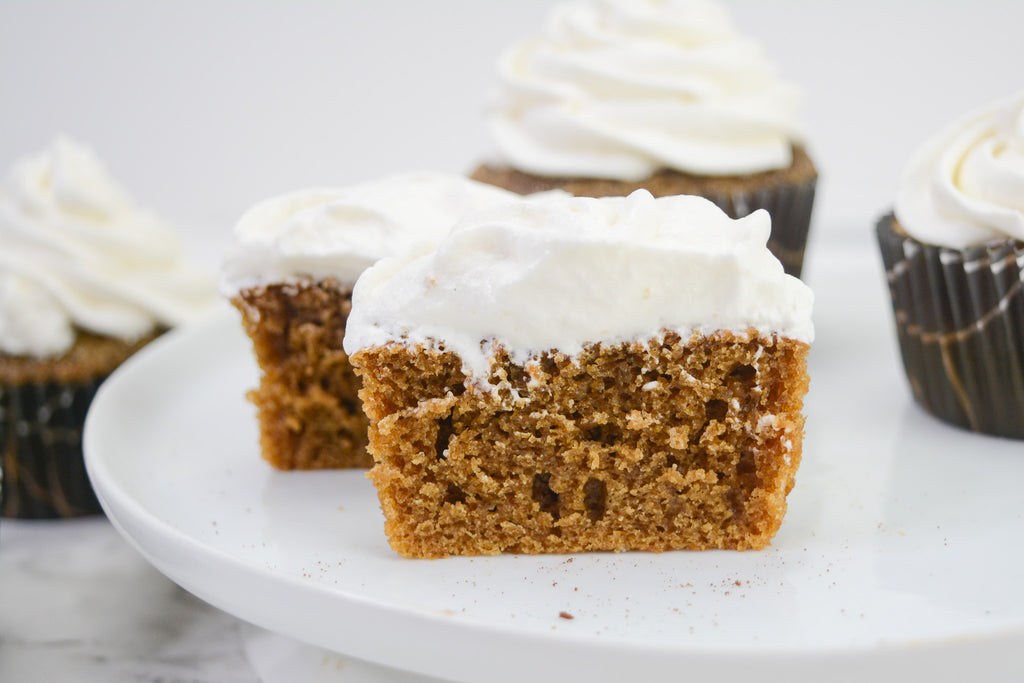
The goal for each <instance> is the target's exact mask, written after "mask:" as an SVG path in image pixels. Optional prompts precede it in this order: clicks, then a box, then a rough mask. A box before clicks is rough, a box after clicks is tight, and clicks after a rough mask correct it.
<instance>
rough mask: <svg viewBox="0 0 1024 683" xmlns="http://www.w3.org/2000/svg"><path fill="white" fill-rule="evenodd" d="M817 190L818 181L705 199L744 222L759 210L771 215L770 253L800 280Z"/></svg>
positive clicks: (812, 180) (710, 195)
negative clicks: (748, 216)
mask: <svg viewBox="0 0 1024 683" xmlns="http://www.w3.org/2000/svg"><path fill="white" fill-rule="evenodd" d="M816 186H817V179H816V178H812V179H810V180H808V181H807V182H804V183H801V184H795V183H794V184H787V185H776V186H773V187H764V188H759V189H755V190H750V191H735V192H730V193H721V194H716V193H705V195H704V196H705V197H707V198H708V199H710V200H711V201H713V202H714V203H715V204H717V205H718V207H719V208H720V209H722V210H723V211H725V212H726V213H727V214H729V215H730V216H732V217H733V218H742V217H743V216H746V215H748V214H751V213H753V212H754V211H756V210H758V209H765V210H766V211H768V213H769V214H770V215H771V217H772V233H771V236H770V237H769V238H768V249H769V250H771V252H772V253H773V254H775V257H776V258H777V259H779V260H780V261H782V266H783V268H785V270H786V272H787V273H789V274H790V275H795V276H796V277H800V273H801V272H802V270H803V265H804V251H805V249H806V247H807V234H808V232H809V230H810V227H811V211H812V209H813V208H814V191H815V188H816Z"/></svg>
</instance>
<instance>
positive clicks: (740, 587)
mask: <svg viewBox="0 0 1024 683" xmlns="http://www.w3.org/2000/svg"><path fill="white" fill-rule="evenodd" d="M839 254H840V252H836V253H835V254H834V255H832V256H830V257H828V256H826V255H823V254H822V255H817V261H816V262H814V263H813V265H814V266H816V267H814V268H812V271H811V272H810V273H809V278H810V281H811V282H812V284H814V285H816V292H817V305H816V311H817V312H816V323H817V330H818V339H817V341H816V343H815V345H814V348H813V351H812V357H811V373H812V388H811V392H810V394H809V396H808V398H807V415H808V421H807V437H806V441H805V445H804V462H803V465H802V467H801V469H800V472H799V474H798V480H797V486H796V488H795V489H794V491H793V493H792V494H791V496H790V499H789V515H788V517H787V519H786V521H785V523H784V524H783V527H782V529H781V531H780V532H779V534H778V536H777V537H776V539H775V541H774V543H773V545H772V546H771V548H769V549H767V550H765V551H761V552H746V553H736V552H676V553H665V554H660V555H656V554H639V553H624V554H617V555H616V554H581V555H575V556H546V557H545V556H542V557H529V556H503V557H494V558H452V559H447V560H437V561H416V560H404V559H401V558H399V557H398V556H397V555H395V554H394V553H393V552H392V551H391V550H390V549H389V548H388V545H387V542H386V540H385V538H384V535H383V531H382V525H383V518H382V516H381V513H380V511H379V508H378V505H377V500H376V496H375V493H374V490H373V489H372V487H371V485H370V483H369V482H368V481H367V480H366V479H365V478H364V476H363V473H362V472H358V471H348V472H340V471H336V472H316V473H310V472H293V473H281V472H275V471H272V470H271V469H270V468H269V467H268V466H267V465H266V464H265V463H264V462H263V461H262V460H261V459H260V456H259V451H258V447H257V435H256V427H255V424H254V415H253V409H252V407H251V406H250V405H249V404H248V403H247V402H246V401H245V399H244V397H243V396H244V393H245V391H246V390H247V389H248V388H249V387H251V386H253V384H254V383H255V379H256V372H255V369H254V366H253V362H252V360H251V358H250V356H251V354H250V347H249V344H248V342H247V340H246V339H245V338H244V337H243V335H242V333H241V331H240V328H239V324H238V322H237V320H236V319H235V317H234V315H233V314H231V313H224V314H223V315H220V316H218V317H216V318H215V319H213V320H211V321H210V322H209V323H207V324H205V325H203V326H199V327H195V328H192V329H188V330H183V331H180V332H178V333H174V334H171V335H167V336H166V337H165V338H164V339H162V340H160V341H158V342H156V343H154V344H152V345H151V346H150V347H149V348H147V349H146V350H145V351H144V352H142V353H140V354H138V355H137V356H136V357H135V358H133V359H132V360H131V361H130V362H128V363H126V364H125V365H124V366H123V367H122V368H121V369H120V370H119V371H118V372H117V373H116V375H115V376H114V377H113V378H111V379H110V380H109V381H108V382H107V383H106V384H105V385H104V386H103V388H102V390H101V391H100V394H99V396H98V397H97V399H96V401H95V403H94V406H93V409H92V411H91V413H90V415H89V420H88V424H87V429H86V435H85V447H86V456H87V463H88V467H89V472H90V475H91V477H92V480H93V483H94V485H95V487H96V490H97V492H98V494H99V497H100V500H101V501H102V502H103V505H104V507H105V509H106V511H107V514H108V516H109V517H110V519H111V520H112V521H113V522H114V524H115V525H116V526H117V527H118V528H119V529H120V530H121V532H122V533H123V534H124V535H125V536H126V537H127V538H128V539H129V540H130V541H132V542H133V543H134V544H135V545H136V546H137V547H138V548H139V550H140V551H141V552H142V553H143V554H144V555H145V556H146V557H147V558H149V560H150V561H151V562H152V563H153V564H154V565H156V567H158V568H159V569H160V570H161V571H163V572H164V573H166V574H167V575H168V576H169V577H170V578H172V579H173V580H174V581H176V582H178V583H179V584H181V585H182V586H184V587H185V588H186V589H188V590H189V591H191V592H192V593H194V594H196V595H197V596H199V597H200V598H202V599H204V600H206V601H208V602H210V603H212V604H213V605H216V606H218V607H220V608H222V609H224V610H226V611H228V612H231V613H233V614H235V615H237V616H238V617H240V618H242V619H245V620H247V621H249V622H251V623H253V624H256V625H258V626H262V627H264V628H267V629H270V630H272V631H275V632H277V633H280V634H283V635H286V636H289V637H291V638H294V639H297V640H300V641H302V642H306V643H310V644H312V645H316V646H318V647H322V648H326V649H329V650H333V651H337V652H340V653H345V654H347V655H351V656H355V657H359V658H363V659H365V660H368V661H371V662H377V663H381V664H385V665H388V666H394V667H398V668H403V669H407V670H409V671H415V672H418V673H421V674H426V675H430V676H437V677H443V678H448V679H454V680H460V681H484V680H486V681H496V682H500V681H519V680H524V679H525V680H537V681H541V680H584V679H590V680H595V681H612V680H648V681H650V680H668V679H679V678H680V677H681V676H683V675H684V673H685V676H686V677H698V676H714V677H715V678H716V679H717V680H719V681H729V680H739V679H740V678H742V677H748V676H750V675H757V676H758V677H759V679H760V680H762V681H770V680H787V679H790V678H791V677H792V676H794V675H797V676H799V677H800V678H801V679H803V680H814V679H815V678H817V679H818V680H830V681H845V680H851V681H852V680H864V679H865V678H866V677H872V678H874V679H875V680H879V681H881V680H901V681H902V680H925V679H926V678H927V679H928V680H932V681H945V680H949V681H955V680H966V679H965V678H963V676H964V675H965V673H964V672H967V671H970V678H971V680H985V681H993V680H1001V679H1004V678H1007V679H1008V678H1012V677H1013V676H1014V675H1015V674H1020V672H1021V671H1022V670H1024V664H1022V661H1021V657H1020V656H1019V655H1018V654H1017V652H1018V651H1019V648H1021V647H1022V646H1024V550H1022V548H1024V543H1022V541H1024V512H1022V503H1024V496H1022V495H1021V482H1024V444H1022V443H1021V442H1014V441H1006V440H1001V439H994V438H988V437H984V436H978V435H974V434H969V433H966V432H963V431H961V430H958V429H955V428H952V427H948V426H946V425H943V424H941V423H939V422H937V421H935V420H933V419H932V418H930V417H928V416H927V415H924V414H923V413H922V412H921V411H920V410H919V409H918V408H917V407H916V406H914V405H913V403H912V401H911V399H910V398H909V394H908V392H907V390H906V388H905V385H906V383H905V380H904V378H903V374H902V369H901V368H900V366H899V364H898V358H897V355H896V349H895V340H894V337H893V333H892V330H891V326H892V324H891V320H890V316H891V313H890V312H889V309H888V299H887V296H888V295H887V293H886V292H885V291H884V289H883V284H882V283H883V280H882V275H881V272H880V267H879V266H878V265H876V261H877V258H876V257H875V256H874V254H873V253H872V252H871V251H869V250H868V249H866V248H862V249H855V250H854V253H853V255H848V256H842V255H839ZM908 676H909V677H910V678H909V679H908V678H907V677H908Z"/></svg>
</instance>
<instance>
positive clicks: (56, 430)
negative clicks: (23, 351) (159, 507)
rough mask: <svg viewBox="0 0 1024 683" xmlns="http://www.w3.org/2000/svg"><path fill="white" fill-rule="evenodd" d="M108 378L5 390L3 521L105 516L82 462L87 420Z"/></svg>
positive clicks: (0, 415)
mask: <svg viewBox="0 0 1024 683" xmlns="http://www.w3.org/2000/svg"><path fill="white" fill-rule="evenodd" d="M102 380H103V378H98V379H95V380H92V381H87V382H82V383H68V384H63V383H28V384H22V385H0V444H2V445H3V457H2V458H0V469H2V472H3V478H2V482H0V487H2V494H3V495H2V496H0V501H2V508H0V512H2V514H3V516H4V517H18V518H23V519H45V518H59V517H80V516H84V515H95V514H100V513H101V512H102V509H101V508H100V504H99V502H98V501H97V500H96V495H95V494H94V493H93V490H92V486H91V484H90V483H89V477H88V476H87V474H86V471H85V462H84V458H83V456H82V426H83V424H84V422H85V414H86V411H87V410H88V409H89V405H90V403H91V402H92V399H93V396H94V395H95V394H96V390H97V389H98V388H99V385H100V383H101V382H102Z"/></svg>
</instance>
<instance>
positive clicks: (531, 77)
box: [472, 0, 817, 275]
mask: <svg viewBox="0 0 1024 683" xmlns="http://www.w3.org/2000/svg"><path fill="white" fill-rule="evenodd" d="M498 74H499V94H498V97H497V98H496V100H495V102H494V103H493V106H491V107H490V108H489V111H488V113H487V124H488V129H489V132H490V135H491V138H492V140H493V143H494V147H495V154H496V160H495V161H491V162H488V163H485V164H484V165H482V166H480V167H479V168H477V169H476V170H475V171H474V172H473V174H472V177H473V178H475V179H477V180H482V181H484V182H489V183H492V184H495V185H499V186H501V187H504V188H506V189H510V190H513V191H515V192H519V193H522V194H526V193H532V192H537V191H541V190H549V189H562V190H565V191H567V192H570V193H572V194H575V195H579V196H591V197H601V196H626V195H629V194H630V193H632V192H633V191H635V190H637V189H641V188H643V189H646V190H648V191H650V192H651V193H652V194H653V195H655V196H665V195H675V194H695V195H701V196H704V197H707V198H708V199H711V200H712V201H713V202H715V203H716V204H717V205H718V206H719V207H720V208H722V209H723V210H724V211H725V212H726V213H727V214H729V215H730V216H732V217H734V218H739V217H742V216H745V215H747V214H749V213H751V212H753V211H754V210H756V209H759V208H763V209H767V210H768V211H769V213H770V214H771V219H772V234H771V238H770V241H769V244H768V246H769V248H770V249H771V251H772V252H773V253H774V254H775V255H776V256H777V257H778V258H779V260H781V261H782V263H783V265H784V267H785V269H786V271H787V272H788V273H790V274H793V275H799V274H800V271H801V267H802V265H803V256H804V246H805V244H806V241H807V232H808V228H809V226H810V218H811V207H812V204H813V202H814V190H815V184H816V181H817V171H816V170H815V167H814V164H813V162H812V161H811V159H810V157H809V156H808V154H807V152H806V150H805V147H804V144H803V142H802V139H803V135H802V132H801V124H800V122H799V120H798V119H799V117H798V110H799V104H800V95H799V92H798V90H797V88H796V87H794V86H793V85H791V84H789V83H787V82H785V81H783V80H781V79H780V78H779V77H778V75H777V74H776V70H775V69H774V68H773V66H772V65H771V64H770V63H769V62H768V61H767V60H766V58H765V57H764V55H763V54H762V51H761V50H760V48H759V47H758V46H757V45H756V44H754V43H753V42H752V41H751V40H749V39H747V38H746V37H744V36H742V35H740V34H739V33H738V32H737V30H736V29H735V27H734V26H733V25H732V23H731V21H730V19H729V17H728V15H727V14H726V13H725V12H724V11H723V10H722V9H721V8H720V7H719V6H717V5H715V4H712V3H710V2H707V1H706V0H674V1H669V2H656V1H654V0H641V1H639V2H638V1H636V0H583V1H582V2H573V3H567V4H562V5H558V6H557V7H555V9H554V10H553V11H552V12H551V14H550V15H549V16H548V18H547V22H546V24H545V26H544V30H543V31H542V33H541V34H540V35H538V36H536V37H533V38H531V39H529V40H526V41H524V42H522V43H520V44H518V45H515V46H513V47H512V48H511V49H509V50H508V51H506V52H505V53H504V54H503V55H502V56H501V58H500V60H499V64H498Z"/></svg>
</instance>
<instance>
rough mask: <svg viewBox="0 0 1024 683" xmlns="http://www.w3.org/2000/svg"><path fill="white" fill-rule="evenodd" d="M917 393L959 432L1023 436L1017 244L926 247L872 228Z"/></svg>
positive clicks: (883, 224) (891, 223) (1022, 315)
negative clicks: (958, 429) (955, 247)
mask: <svg viewBox="0 0 1024 683" xmlns="http://www.w3.org/2000/svg"><path fill="white" fill-rule="evenodd" d="M877 236H878V243H879V247H880V249H881V253H882V260H883V262H884V264H885V270H886V276H887V278H888V281H889V290H890V293H891V295H892V304H893V311H894V314H895V320H896V333H897V336H898V337H899V343H900V352H901V355H902V357H903V365H904V368H905V369H906V374H907V378H908V380H909V382H910V386H911V389H912V391H913V393H914V397H915V399H916V400H917V401H918V403H920V404H921V406H923V407H924V408H925V410H927V411H928V412H930V413H931V414H933V415H935V416H936V417H938V418H940V419H942V420H945V421H947V422H950V423H952V424H955V425H959V426H961V427H964V428H966V429H970V430H973V431H976V432H982V433H986V434H993V435H997V436H1004V437H1011V438H1015V439H1024V291H1022V284H1024V282H1022V278H1024V272H1022V271H1024V243H1022V242H1016V241H1013V240H1005V241H1000V242H990V243H988V244H984V245H979V246H974V247H969V248H967V249H963V250H956V249H949V248H946V247H939V246H934V245H929V244H924V243H922V242H919V241H918V240H916V239H914V238H912V237H910V236H908V235H906V234H905V233H903V232H902V230H900V229H899V227H898V225H897V223H896V220H895V218H894V216H893V215H892V214H888V215H886V216H883V217H882V218H881V219H880V220H879V222H878V224H877Z"/></svg>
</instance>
